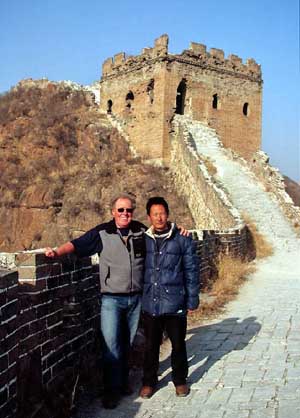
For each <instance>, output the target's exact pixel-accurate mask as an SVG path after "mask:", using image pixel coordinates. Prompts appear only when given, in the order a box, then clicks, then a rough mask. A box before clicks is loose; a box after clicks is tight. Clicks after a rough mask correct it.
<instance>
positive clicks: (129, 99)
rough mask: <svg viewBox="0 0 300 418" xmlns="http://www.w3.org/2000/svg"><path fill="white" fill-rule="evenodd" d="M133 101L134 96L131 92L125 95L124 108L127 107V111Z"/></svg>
mask: <svg viewBox="0 0 300 418" xmlns="http://www.w3.org/2000/svg"><path fill="white" fill-rule="evenodd" d="M133 100H134V94H133V93H132V91H131V90H129V92H128V93H127V95H126V107H128V109H130V108H131V103H132V102H133Z"/></svg>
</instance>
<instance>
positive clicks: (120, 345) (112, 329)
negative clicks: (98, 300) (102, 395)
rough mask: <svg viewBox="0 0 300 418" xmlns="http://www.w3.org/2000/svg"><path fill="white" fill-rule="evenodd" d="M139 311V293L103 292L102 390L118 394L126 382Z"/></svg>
mask: <svg viewBox="0 0 300 418" xmlns="http://www.w3.org/2000/svg"><path fill="white" fill-rule="evenodd" d="M140 311H141V296H140V295H128V296H125V295H124V296H117V295H103V296H102V304H101V332H102V337H103V346H102V349H103V371H104V391H105V392H107V393H115V394H117V393H119V392H121V390H122V388H124V387H125V386H126V384H127V379H128V372H129V368H128V364H127V360H128V358H127V357H128V353H129V348H130V346H131V344H132V342H133V339H134V336H135V334H136V330H137V327H138V323H139V317H140Z"/></svg>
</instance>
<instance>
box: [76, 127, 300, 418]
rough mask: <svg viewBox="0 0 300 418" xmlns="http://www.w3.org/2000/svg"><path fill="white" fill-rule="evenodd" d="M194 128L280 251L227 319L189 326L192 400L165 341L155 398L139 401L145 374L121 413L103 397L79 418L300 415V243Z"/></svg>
mask: <svg viewBox="0 0 300 418" xmlns="http://www.w3.org/2000/svg"><path fill="white" fill-rule="evenodd" d="M193 129H194V131H193V135H194V139H195V142H196V144H197V148H198V150H199V152H200V153H201V154H204V155H207V156H210V157H211V158H213V159H214V160H215V164H216V165H217V169H218V179H219V181H222V183H223V185H224V187H225V188H226V189H227V190H228V192H229V193H230V196H231V199H232V201H233V203H234V205H235V206H236V207H237V208H238V209H239V210H240V211H245V212H247V213H248V215H249V216H250V217H251V218H252V219H253V220H254V221H255V223H256V225H257V226H258V227H259V229H260V230H261V231H262V232H263V233H264V235H266V236H267V239H268V241H269V242H270V243H272V245H273V247H274V254H273V256H271V257H269V258H268V259H265V260H263V261H261V262H259V263H257V270H256V272H255V273H254V274H253V275H252V276H251V277H250V278H249V280H248V281H247V283H246V284H245V285H244V286H243V287H242V289H241V291H240V294H239V295H238V297H237V299H236V300H235V301H233V302H231V303H230V304H228V306H227V309H226V313H225V314H223V315H222V316H220V317H218V318H217V319H215V320H213V321H209V322H207V323H204V324H201V325H199V326H196V327H194V328H191V329H189V331H188V337H187V349H188V356H189V365H190V368H189V370H190V373H189V383H190V385H191V394H190V396H188V397H187V398H176V396H175V393H174V387H173V385H172V383H171V369H170V350H169V348H170V347H169V346H168V345H167V344H165V345H164V346H163V353H162V354H163V355H162V360H161V364H160V366H161V367H160V372H161V374H160V381H159V388H158V391H157V392H156V393H155V394H154V396H153V397H152V398H151V399H150V400H142V399H141V398H139V397H138V388H139V387H140V375H139V372H138V371H137V372H135V374H133V375H132V381H133V382H134V384H135V388H136V391H135V393H134V394H133V395H132V396H131V397H128V398H123V399H122V402H121V403H120V405H119V407H118V408H116V409H115V410H112V411H108V410H105V409H103V408H102V406H101V400H100V399H96V400H89V399H87V398H85V399H82V400H81V403H80V406H79V410H78V412H77V414H76V415H74V417H73V418H104V417H105V418H159V417H163V418H260V417H273V418H299V417H300V261H299V260H300V240H299V238H297V236H296V234H295V232H294V231H293V229H292V228H291V226H290V225H289V223H288V222H287V221H286V219H285V218H284V217H283V215H282V214H281V211H280V208H279V207H278V205H277V203H276V202H274V201H272V200H271V198H270V196H269V195H268V193H266V192H264V190H263V188H262V187H261V186H260V185H259V184H257V182H256V181H255V180H254V179H253V178H252V175H251V173H250V174H249V173H247V170H244V169H242V168H241V166H239V165H237V164H236V163H235V162H233V161H230V158H227V156H226V150H222V149H220V145H219V144H218V141H217V140H214V138H213V135H214V134H213V133H211V134H210V135H211V137H209V135H208V134H207V132H206V133H205V132H204V133H203V132H202V133H201V132H199V131H201V129H202V128H201V126H200V125H198V127H194V128H193ZM206 134H207V135H208V136H207V137H205V135H206ZM205 138H206V139H207V140H206V141H205ZM237 180H238V181H237Z"/></svg>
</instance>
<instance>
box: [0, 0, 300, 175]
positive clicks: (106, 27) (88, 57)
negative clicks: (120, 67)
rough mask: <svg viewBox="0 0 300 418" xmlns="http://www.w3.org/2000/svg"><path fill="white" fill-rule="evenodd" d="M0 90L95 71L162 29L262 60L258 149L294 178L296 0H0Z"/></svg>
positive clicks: (177, 40)
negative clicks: (22, 82)
mask: <svg viewBox="0 0 300 418" xmlns="http://www.w3.org/2000/svg"><path fill="white" fill-rule="evenodd" d="M0 31H1V33H0V54H1V55H0V56H1V65H0V92H3V91H7V90H9V89H10V87H12V86H13V85H15V84H16V83H17V82H18V81H19V80H21V79H23V78H28V77H32V78H42V77H47V78H49V79H50V80H65V79H66V80H73V81H76V82H78V83H81V84H89V83H92V82H93V81H95V80H97V79H99V78H100V75H101V64H102V62H103V61H104V60H105V59H106V58H107V57H110V56H112V55H114V54H116V53H118V52H120V51H124V52H126V53H128V54H133V55H136V54H139V53H140V51H141V49H142V48H144V47H146V46H152V45H153V42H154V39H155V38H157V37H158V36H160V35H162V34H164V33H168V35H169V51H170V52H171V53H181V52H182V50H183V49H187V48H188V47H189V44H190V42H191V41H194V42H199V43H203V44H206V45H207V47H208V49H209V48H220V49H223V50H224V52H225V55H226V56H227V55H228V54H230V53H233V54H236V55H239V56H240V57H241V58H243V60H246V59H247V58H249V57H252V58H254V59H255V60H256V61H257V62H258V63H259V64H261V66H262V72H263V79H264V89H263V138H262V149H263V150H264V151H266V152H267V153H268V154H269V155H270V162H271V164H273V165H274V166H275V167H278V168H279V169H280V170H281V172H282V173H283V174H286V175H288V176H289V177H291V178H292V179H294V180H296V181H298V182H299V180H300V150H299V99H300V89H299V86H300V83H299V81H300V80H299V78H300V77H299V2H298V0H285V1H283V0H252V1H251V2H245V1H244V2H243V1H241V0H209V1H207V0H206V1H202V0H185V1H183V0H181V1H179V0H160V1H158V0H152V1H151V2H143V1H142V0H130V1H128V0H114V1H111V2H108V1H103V0H81V1H79V0H72V1H71V0H51V1H48V0H26V1H24V0H11V1H8V0H2V1H1V2H0Z"/></svg>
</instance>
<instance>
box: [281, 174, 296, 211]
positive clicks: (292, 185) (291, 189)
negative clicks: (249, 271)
mask: <svg viewBox="0 0 300 418" xmlns="http://www.w3.org/2000/svg"><path fill="white" fill-rule="evenodd" d="M283 177H284V183H285V190H286V192H287V193H288V194H289V195H290V197H291V198H292V199H293V202H294V204H295V205H296V206H300V184H299V183H296V182H295V181H294V180H292V179H290V178H289V177H287V176H283Z"/></svg>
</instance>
